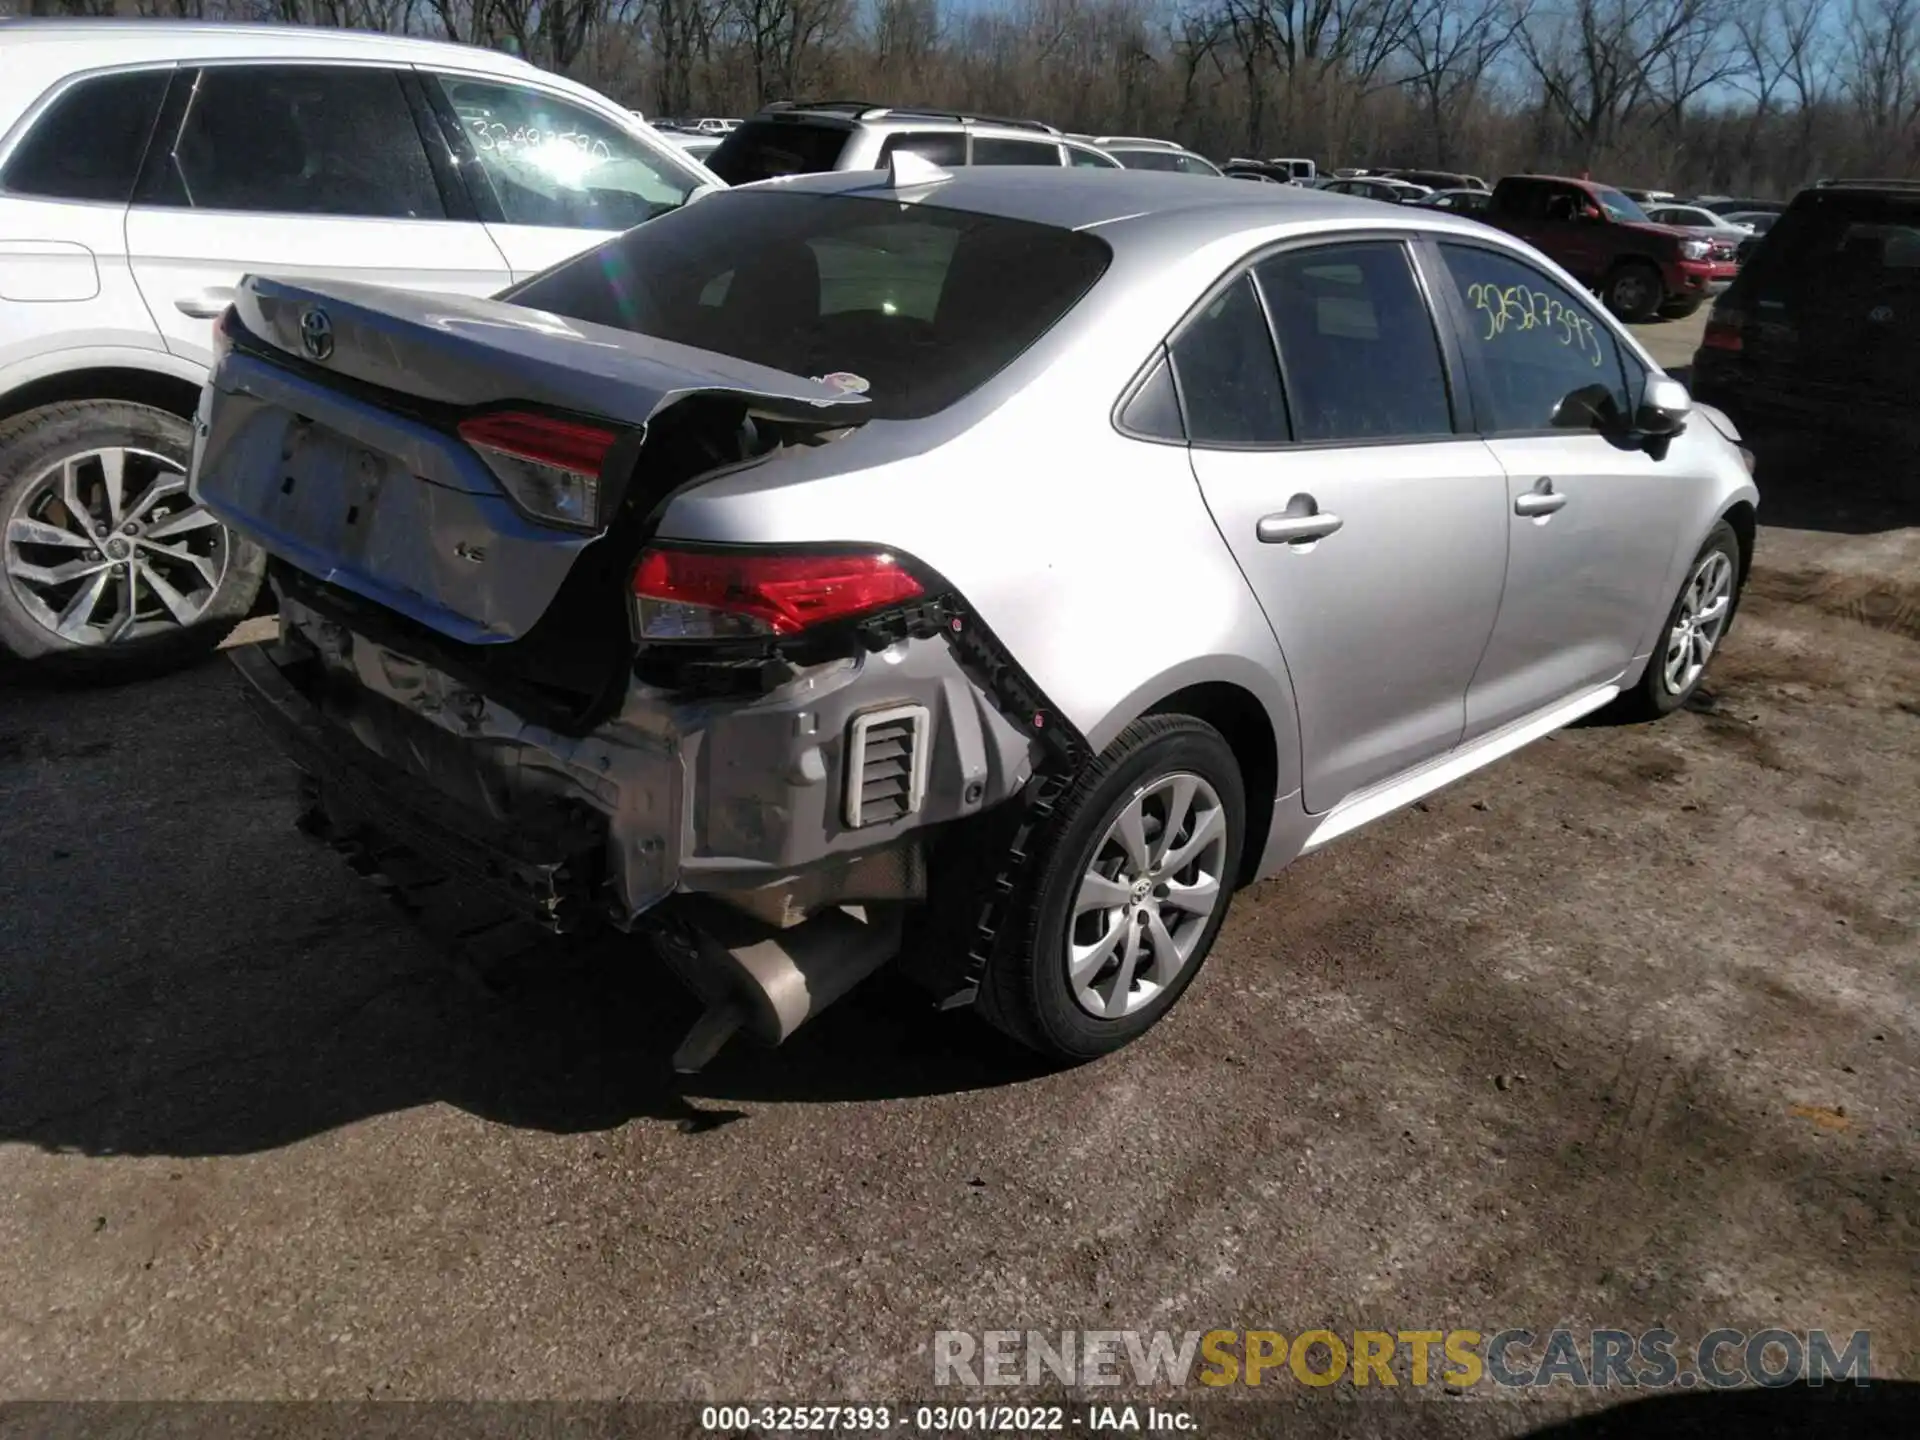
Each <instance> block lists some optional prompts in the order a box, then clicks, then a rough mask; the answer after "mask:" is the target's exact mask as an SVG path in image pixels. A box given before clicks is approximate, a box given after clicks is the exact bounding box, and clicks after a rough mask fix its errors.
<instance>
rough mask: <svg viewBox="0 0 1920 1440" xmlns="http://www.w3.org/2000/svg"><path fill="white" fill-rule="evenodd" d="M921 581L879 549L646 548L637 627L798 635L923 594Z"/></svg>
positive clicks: (660, 635) (733, 636)
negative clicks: (816, 550) (822, 551)
mask: <svg viewBox="0 0 1920 1440" xmlns="http://www.w3.org/2000/svg"><path fill="white" fill-rule="evenodd" d="M925 593H926V592H925V590H924V589H923V587H922V586H921V584H920V582H919V581H918V580H917V579H915V578H914V577H913V575H912V574H911V573H910V572H909V571H907V570H906V569H905V568H903V567H902V566H901V564H900V562H899V561H898V560H897V559H895V558H894V557H893V556H892V555H889V554H887V553H886V552H884V551H879V550H858V551H840V552H837V553H825V554H823V553H812V552H796V551H791V550H680V549H674V548H671V547H666V546H661V547H656V548H650V549H648V550H645V551H643V552H642V553H641V556H640V563H639V565H638V566H636V567H635V568H634V572H633V596H634V630H635V633H636V635H637V636H638V638H639V639H641V640H643V641H673V640H747V639H752V638H755V637H759V636H781V635H798V634H800V633H801V632H802V631H805V630H810V629H812V628H814V627H815V626H819V625H826V624H830V623H832V622H833V621H836V620H852V619H855V618H857V617H859V616H862V615H868V614H871V613H873V612H874V611H876V610H884V609H887V608H889V607H890V606H894V605H899V604H903V603H905V602H907V601H910V600H916V599H919V598H920V597H921V596H923V595H924V594H925Z"/></svg>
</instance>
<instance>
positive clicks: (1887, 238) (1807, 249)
mask: <svg viewBox="0 0 1920 1440" xmlns="http://www.w3.org/2000/svg"><path fill="white" fill-rule="evenodd" d="M1748 268H1749V270H1750V271H1751V272H1752V274H1751V277H1750V283H1751V284H1753V285H1755V286H1757V287H1760V288H1761V290H1762V292H1763V293H1777V294H1788V293H1797V294H1801V295H1808V294H1819V295H1876V294H1881V293H1893V292H1896V291H1897V292H1902V293H1906V294H1912V293H1913V292H1914V291H1915V290H1920V195H1874V194H1851V195H1849V194H1843V193H1834V194H1818V193H1816V194H1814V195H1811V196H1809V197H1807V198H1806V199H1805V200H1802V201H1800V202H1798V203H1796V204H1795V205H1794V206H1793V208H1792V209H1790V210H1788V211H1787V213H1786V214H1785V215H1783V216H1781V217H1780V219H1779V220H1778V221H1777V222H1776V223H1775V224H1774V225H1773V227H1772V229H1771V230H1770V231H1769V233H1768V235H1767V243H1766V244H1765V245H1763V246H1761V247H1760V249H1759V251H1758V252H1756V253H1755V255H1754V257H1753V260H1752V262H1751V263H1750V265H1749V267H1748Z"/></svg>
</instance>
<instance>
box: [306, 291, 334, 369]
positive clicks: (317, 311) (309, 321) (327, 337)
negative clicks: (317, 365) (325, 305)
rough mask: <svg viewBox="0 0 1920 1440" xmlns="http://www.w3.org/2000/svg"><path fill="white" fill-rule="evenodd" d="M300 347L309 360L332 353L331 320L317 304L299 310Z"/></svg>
mask: <svg viewBox="0 0 1920 1440" xmlns="http://www.w3.org/2000/svg"><path fill="white" fill-rule="evenodd" d="M300 348H301V349H302V350H304V351H306V352H307V358H308V359H309V360H324V359H326V358H327V357H328V356H329V355H331V354H333V322H332V321H331V320H329V319H328V318H327V312H326V311H324V310H322V309H321V308H320V307H319V306H318V305H309V306H308V307H307V308H306V309H305V310H302V311H301V312H300Z"/></svg>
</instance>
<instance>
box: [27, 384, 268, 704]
mask: <svg viewBox="0 0 1920 1440" xmlns="http://www.w3.org/2000/svg"><path fill="white" fill-rule="evenodd" d="M191 452H192V429H191V427H190V426H189V424H188V423H187V422H186V421H185V420H182V419H181V418H180V417H179V416H177V415H173V414H170V413H169V412H167V411H164V410H157V409H154V408H153V407H151V406H147V405H137V404H133V403H131V402H128V401H122V400H86V401H66V402H62V403H60V404H55V405H45V406H42V407H40V408H38V409H35V410H29V411H26V412H25V413H23V414H21V415H18V416H15V417H14V418H13V419H12V420H9V421H8V422H7V423H6V424H5V425H4V426H0V650H4V651H6V652H9V653H11V654H12V655H13V656H14V657H16V658H17V659H21V660H25V661H29V662H32V663H33V664H35V665H38V666H42V667H46V668H58V669H62V670H64V671H67V672H70V673H85V674H87V675H90V676H92V677H95V678H111V677H114V676H117V675H122V674H127V675H131V674H150V673H153V672H154V671H155V670H158V669H164V668H167V667H169V666H172V665H176V664H180V663H184V662H185V661H187V660H189V659H192V658H193V657H195V656H197V655H199V654H201V653H203V652H204V651H207V650H210V649H212V648H213V647H214V646H216V645H217V644H219V642H220V641H221V640H222V639H223V638H224V637H225V636H226V634H227V633H228V631H230V630H231V629H232V628H233V626H234V625H235V624H237V623H238V622H239V621H240V620H241V619H243V618H245V616H246V614H247V612H248V611H249V610H250V609H251V608H252V605H253V602H254V599H255V597H256V596H257V595H258V593H259V590H260V582H261V575H262V572H263V571H264V569H265V565H266V557H265V556H264V555H263V554H262V553H261V552H260V550H259V549H258V548H257V547H256V546H253V545H251V544H249V543H247V542H246V541H245V540H242V539H241V538H240V537H238V536H236V535H233V534H231V533H230V532H228V531H227V530H225V529H224V528H222V527H221V525H220V524H219V523H218V522H217V521H215V520H214V518H213V517H212V516H211V515H209V514H207V513H206V511H204V510H203V509H201V508H200V506H199V505H197V504H196V503H194V500H193V498H192V497H191V496H190V495H189V494H188V493H187V467H188V463H189V459H190V456H191Z"/></svg>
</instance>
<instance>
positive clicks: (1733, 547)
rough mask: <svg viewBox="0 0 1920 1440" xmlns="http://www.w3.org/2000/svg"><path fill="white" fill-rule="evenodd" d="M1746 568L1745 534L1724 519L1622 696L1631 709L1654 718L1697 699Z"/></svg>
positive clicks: (1735, 604) (1691, 569) (1736, 604)
mask: <svg viewBox="0 0 1920 1440" xmlns="http://www.w3.org/2000/svg"><path fill="white" fill-rule="evenodd" d="M1741 568H1742V565H1741V557H1740V541H1739V538H1738V537H1737V536H1736V535H1735V534H1734V533H1733V527H1732V526H1730V525H1729V524H1727V522H1726V521H1724V520H1722V521H1720V522H1719V523H1718V524H1717V525H1715V526H1714V527H1713V530H1712V532H1711V533H1710V534H1709V535H1708V536H1707V540H1706V543H1705V544H1704V545H1702V546H1701V547H1700V552H1699V554H1697V555H1695V556H1694V557H1693V563H1692V564H1691V565H1689V566H1688V567H1687V573H1686V578H1685V579H1684V580H1683V581H1682V582H1681V585H1680V593H1679V595H1677V596H1676V597H1675V598H1674V602H1673V605H1672V608H1670V609H1669V610H1668V611H1667V623H1666V625H1665V626H1664V627H1663V628H1662V629H1661V631H1660V638H1659V640H1657V641H1656V642H1655V643H1654V648H1653V655H1652V657H1651V658H1650V659H1649V660H1648V661H1647V668H1646V673H1645V674H1643V675H1642V676H1641V677H1640V683H1639V685H1638V686H1636V687H1635V688H1634V689H1633V690H1631V691H1629V692H1628V693H1627V694H1626V695H1625V696H1623V697H1622V699H1623V702H1624V704H1625V708H1626V709H1627V710H1629V711H1631V712H1634V713H1635V714H1637V715H1638V716H1640V717H1641V718H1646V719H1652V718H1655V717H1658V716H1661V715H1667V714H1670V713H1672V712H1673V711H1675V710H1678V709H1679V708H1680V707H1681V706H1682V705H1684V704H1686V703H1687V701H1688V700H1689V699H1691V698H1692V696H1693V694H1694V692H1695V691H1696V690H1698V689H1699V688H1700V682H1701V680H1702V679H1704V678H1705V676H1706V673H1707V662H1708V661H1710V660H1711V659H1712V658H1713V656H1714V654H1715V653H1716V652H1717V651H1718V650H1719V648H1720V642H1721V641H1722V640H1724V639H1725V638H1726V634H1727V628H1728V627H1729V626H1730V625H1732V623H1733V613H1734V611H1735V610H1736V609H1737V608H1739V604H1740V577H1741Z"/></svg>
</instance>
